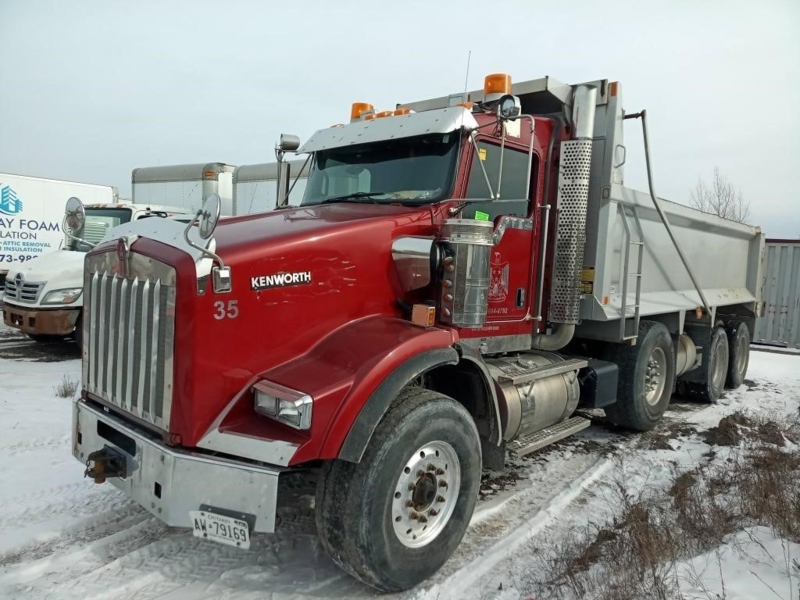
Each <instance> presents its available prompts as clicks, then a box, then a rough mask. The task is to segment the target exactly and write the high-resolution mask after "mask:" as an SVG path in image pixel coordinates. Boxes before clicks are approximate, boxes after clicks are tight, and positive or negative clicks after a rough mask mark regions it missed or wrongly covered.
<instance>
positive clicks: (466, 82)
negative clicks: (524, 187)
mask: <svg viewBox="0 0 800 600" xmlns="http://www.w3.org/2000/svg"><path fill="white" fill-rule="evenodd" d="M471 58H472V50H470V51H469V53H468V54H467V74H466V76H465V77H464V102H466V101H467V86H468V85H469V62H470V59H471Z"/></svg>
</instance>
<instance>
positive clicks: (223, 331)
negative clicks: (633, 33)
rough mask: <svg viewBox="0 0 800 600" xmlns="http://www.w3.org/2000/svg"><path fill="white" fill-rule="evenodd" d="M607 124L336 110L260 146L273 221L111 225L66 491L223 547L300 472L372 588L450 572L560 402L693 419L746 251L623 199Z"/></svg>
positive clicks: (339, 556)
mask: <svg viewBox="0 0 800 600" xmlns="http://www.w3.org/2000/svg"><path fill="white" fill-rule="evenodd" d="M630 116H631V115H627V114H626V113H625V112H624V110H623V108H622V88H621V85H620V84H618V83H616V82H609V81H607V80H599V81H593V82H587V83H582V84H576V85H566V84H562V83H559V82H557V81H555V80H553V79H551V78H544V79H537V80H531V81H524V82H521V83H517V84H514V85H512V83H511V78H510V77H509V76H507V75H504V74H493V75H490V76H487V78H486V80H485V85H484V88H483V89H482V90H476V91H474V92H469V93H468V94H456V95H451V96H444V97H441V98H434V99H429V100H424V101H420V102H414V103H410V104H399V105H397V106H396V107H395V108H393V109H391V110H384V111H376V110H375V109H374V107H372V106H371V105H369V104H365V103H360V102H358V103H354V104H353V106H352V107H351V114H350V122H349V123H347V124H344V125H338V126H334V127H328V128H324V129H320V130H319V131H317V132H316V133H314V134H313V135H312V136H311V137H310V138H309V139H308V140H307V141H306V142H305V143H304V144H302V146H300V147H299V149H298V148H296V145H295V144H293V143H289V142H291V139H292V137H291V136H286V137H285V139H286V140H288V141H287V148H281V150H282V151H283V150H287V151H288V149H292V150H294V149H297V150H298V153H299V154H300V156H301V158H304V159H305V160H306V161H307V162H308V164H309V170H308V175H307V181H306V186H305V192H304V195H303V199H302V201H301V202H300V204H299V206H291V205H287V203H286V202H285V200H286V198H285V197H284V198H282V199H280V200H279V201H278V203H277V208H276V209H275V210H272V211H270V212H266V213H262V214H256V215H247V216H240V217H234V218H230V219H223V220H220V218H219V217H220V213H221V206H222V201H221V199H220V198H219V197H218V196H216V195H215V194H210V195H209V196H208V197H207V198H206V200H205V203H204V205H203V208H202V209H200V210H199V211H198V213H197V215H196V217H195V218H194V219H193V221H192V222H191V223H190V224H189V225H188V226H186V227H184V226H183V225H182V224H180V223H175V222H172V221H169V220H158V221H153V220H151V222H145V223H142V222H140V223H131V224H128V225H124V226H121V227H120V228H119V229H118V230H117V231H116V233H115V235H116V236H117V237H118V239H117V240H113V239H108V240H107V241H106V242H105V243H102V244H99V245H98V246H97V247H95V248H94V249H93V250H92V251H91V252H89V253H87V254H86V258H85V267H84V292H83V293H84V295H85V297H86V299H87V300H86V314H85V318H84V320H83V336H84V344H83V389H82V393H81V397H80V399H79V400H78V401H77V402H76V404H75V409H74V429H73V440H74V444H73V453H74V455H75V458H76V459H77V460H78V461H80V462H81V464H83V465H86V466H87V468H86V471H85V473H86V475H87V477H90V478H92V479H93V480H94V481H95V482H97V483H104V482H109V483H110V484H111V485H113V486H115V487H117V488H118V489H120V490H122V491H124V492H125V493H126V494H128V495H129V496H130V497H131V498H133V499H134V500H136V501H137V502H138V503H139V504H140V505H141V506H143V507H144V508H145V509H146V510H148V511H150V512H151V513H152V514H153V515H154V516H156V517H158V518H159V519H161V520H163V521H164V522H166V523H167V524H169V525H171V526H177V527H188V528H190V529H191V530H192V531H193V534H194V535H195V536H197V537H201V538H203V539H206V540H212V541H215V542H219V543H223V544H228V545H231V546H234V547H238V548H248V547H249V546H250V536H251V535H252V534H254V533H270V532H273V531H275V529H276V526H277V523H278V519H277V512H278V506H279V500H280V494H281V493H282V492H281V490H282V489H283V488H282V487H281V483H282V482H284V481H286V480H287V478H291V477H293V476H294V475H298V474H306V475H309V476H310V477H311V478H313V479H314V480H315V482H316V501H315V511H316V523H317V531H318V533H319V536H320V538H321V542H322V546H323V548H325V549H326V550H327V552H328V553H329V554H330V555H331V557H332V558H333V560H335V561H336V562H337V563H338V564H339V565H341V566H342V567H343V568H344V569H345V570H346V571H347V572H348V573H351V574H353V575H354V576H356V577H357V578H359V579H360V580H361V581H363V582H365V583H367V584H369V585H371V586H373V587H375V588H377V589H379V590H382V591H398V590H403V589H407V588H409V587H412V586H413V585H415V584H417V583H419V582H420V581H422V580H423V579H425V578H426V577H428V576H430V575H432V574H433V573H435V572H436V570H437V569H439V567H441V565H442V564H444V562H445V561H446V560H447V558H448V557H449V556H450V555H451V554H452V553H453V552H454V551H455V549H456V548H457V546H458V544H459V543H460V541H461V539H462V537H463V535H464V533H465V532H466V530H467V527H468V525H469V521H470V517H471V515H472V512H473V509H474V507H475V503H476V500H477V496H478V489H479V485H480V478H481V470H482V468H483V467H484V466H489V467H492V468H496V469H502V468H503V466H504V462H505V457H506V454H507V453H508V452H514V453H516V454H519V455H524V454H527V453H529V452H533V451H535V450H537V449H538V448H541V447H542V446H544V445H546V444H548V443H552V442H554V441H557V440H559V439H562V438H564V437H565V436H567V435H570V434H572V433H575V432H577V431H580V430H582V429H584V428H586V427H588V426H589V425H590V421H589V419H587V418H586V417H585V416H584V415H581V414H579V413H578V412H576V411H578V409H579V407H585V408H602V409H604V411H605V413H606V417H607V419H608V420H609V421H610V422H612V423H615V424H617V425H619V426H623V427H626V428H628V429H631V430H636V431H646V430H649V429H652V428H653V427H655V426H656V425H657V424H658V422H659V420H660V419H661V417H662V415H663V414H664V412H665V410H666V409H667V407H668V405H669V402H670V398H671V396H672V391H673V389H674V388H675V386H676V385H677V384H679V383H680V384H681V385H683V386H685V387H686V389H687V390H688V392H690V393H692V394H694V395H696V397H698V398H699V399H701V400H703V401H706V402H712V401H715V400H716V399H717V398H718V397H719V394H720V393H721V390H722V388H723V387H725V386H726V385H728V386H731V387H735V386H736V385H739V384H740V383H741V380H742V377H743V376H744V372H745V371H746V366H747V349H748V347H749V346H748V344H747V339H748V338H747V335H748V330H749V327H750V326H751V325H752V321H753V319H754V317H755V314H756V312H757V311H758V306H759V301H760V298H759V291H758V286H759V281H760V276H759V269H760V252H761V250H762V248H763V239H762V236H761V232H760V230H759V229H758V228H755V227H750V226H744V225H738V224H731V223H729V222H725V221H724V220H722V219H719V218H716V217H711V216H709V215H704V214H702V213H699V212H697V211H693V210H691V209H688V208H685V207H680V206H678V205H676V204H673V203H668V202H665V201H663V200H662V199H659V198H658V197H657V195H656V194H655V192H654V191H653V190H654V186H653V185H652V181H651V186H650V187H651V193H650V194H649V195H648V194H643V193H641V192H636V191H634V190H630V189H628V188H626V187H624V185H623V184H624V171H623V166H624V162H625V161H624V154H625V150H624V148H625V146H624V139H623V135H622V129H623V120H624V119H625V118H626V117H630ZM644 116H645V115H644V111H643V112H642V113H641V114H640V117H641V119H642V122H643V123H644ZM645 133H646V131H645ZM645 139H647V138H646V136H645ZM281 144H283V142H281ZM302 172H303V170H302V169H300V173H301V174H302ZM729 359H730V360H729Z"/></svg>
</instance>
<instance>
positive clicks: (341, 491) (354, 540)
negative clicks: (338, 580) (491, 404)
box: [316, 388, 481, 592]
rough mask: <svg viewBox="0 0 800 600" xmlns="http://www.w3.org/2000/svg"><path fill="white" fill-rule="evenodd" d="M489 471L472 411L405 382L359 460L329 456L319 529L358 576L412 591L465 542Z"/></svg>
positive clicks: (389, 587)
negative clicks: (483, 465)
mask: <svg viewBox="0 0 800 600" xmlns="http://www.w3.org/2000/svg"><path fill="white" fill-rule="evenodd" d="M480 477H481V450H480V440H479V437H478V430H477V429H476V427H475V423H474V421H473V420H472V417H471V416H470V414H469V413H468V412H467V410H466V409H465V408H464V407H463V406H462V405H460V404H459V403H458V402H456V401H455V400H453V399H452V398H449V397H448V396H445V395H443V394H439V393H437V392H433V391H430V390H426V389H423V388H406V389H405V390H403V391H402V392H401V393H400V395H399V396H398V397H397V399H396V400H395V402H394V404H393V405H392V407H391V408H390V409H389V412H388V413H387V414H386V415H385V416H384V417H383V420H382V421H381V422H380V424H379V425H378V427H377V428H376V429H375V433H374V434H373V436H372V439H371V441H370V443H369V446H368V447H367V449H366V452H365V453H364V456H363V458H362V459H361V462H360V463H357V464H355V463H350V462H346V461H342V460H334V461H329V462H327V463H325V464H324V465H323V467H322V469H321V473H320V477H319V481H318V483H317V499H316V522H317V533H318V534H319V536H320V539H321V541H322V545H323V547H324V548H325V550H326V551H327V552H328V553H329V554H330V555H331V557H332V558H333V560H334V561H336V563H337V564H338V565H339V566H340V567H342V569H344V570H345V571H347V572H348V573H350V574H351V575H353V576H354V577H356V578H357V579H359V580H361V581H363V582H364V583H366V584H368V585H371V586H372V587H374V588H377V589H378V590H381V591H385V592H397V591H401V590H406V589H408V588H410V587H413V586H415V585H416V584H418V583H420V582H421V581H423V580H425V579H426V578H428V577H430V576H431V575H433V574H434V573H435V572H436V571H437V570H439V568H440V567H441V566H442V565H443V564H444V563H445V561H446V560H447V559H448V558H450V555H451V554H452V553H453V551H454V550H455V549H456V547H458V544H459V543H460V542H461V538H462V537H463V536H464V533H465V532H466V530H467V526H468V525H469V520H470V517H471V516H472V511H473V509H474V508H475V501H476V499H477V496H478V488H479V485H480Z"/></svg>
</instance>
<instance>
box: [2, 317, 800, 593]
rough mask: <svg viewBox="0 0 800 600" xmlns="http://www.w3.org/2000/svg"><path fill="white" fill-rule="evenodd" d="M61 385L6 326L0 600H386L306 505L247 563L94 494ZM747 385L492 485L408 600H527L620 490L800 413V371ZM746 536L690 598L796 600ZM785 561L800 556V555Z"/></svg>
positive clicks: (581, 443) (603, 431) (60, 370)
mask: <svg viewBox="0 0 800 600" xmlns="http://www.w3.org/2000/svg"><path fill="white" fill-rule="evenodd" d="M64 376H66V377H68V378H71V379H73V380H77V379H79V378H80V361H79V360H78V351H77V348H75V347H74V345H70V344H60V345H52V346H47V347H44V348H42V347H36V346H31V345H30V344H29V343H28V342H26V341H24V339H23V338H21V337H20V336H18V335H16V334H15V333H13V332H11V331H9V330H8V329H3V328H2V326H0V423H2V424H3V426H4V435H3V436H0V598H14V599H17V598H19V599H31V598H47V599H58V600H70V599H89V598H91V599H104V598H108V599H112V598H113V599H115V600H116V599H125V598H136V599H137V600H145V599H150V598H165V599H169V600H205V599H209V600H210V599H216V598H224V599H230V600H244V599H247V600H255V599H274V600H288V599H309V598H344V597H348V598H366V597H374V596H375V595H376V593H375V592H374V590H371V589H369V588H367V587H365V586H363V585H361V584H359V583H357V582H355V581H354V580H352V579H351V578H349V577H348V576H346V575H344V574H343V573H342V572H340V571H339V570H338V569H337V567H336V566H335V565H334V564H333V562H332V561H331V560H330V559H329V558H328V557H327V556H326V555H325V553H324V552H323V551H322V549H321V547H320V545H319V544H318V542H317V540H316V538H315V536H314V527H313V520H312V518H311V517H312V513H311V507H310V502H308V500H309V498H307V497H301V500H302V501H303V502H302V503H301V504H299V505H298V506H297V507H295V509H294V511H293V512H292V513H291V515H284V516H285V517H286V519H287V522H290V523H291V524H289V525H287V526H286V528H285V530H284V531H283V532H281V533H279V534H276V535H256V536H254V539H253V544H252V548H251V550H250V551H249V552H242V551H239V550H235V549H233V548H229V547H224V546H219V545H215V544H213V543H211V542H204V541H201V540H199V539H197V538H194V537H193V536H192V535H191V533H189V532H187V531H183V530H178V529H169V528H167V527H165V526H164V525H162V524H161V523H160V522H159V521H158V520H156V519H155V518H153V517H151V516H150V515H149V513H147V512H145V511H144V510H142V509H140V508H139V507H138V506H136V505H135V504H133V503H131V502H129V501H128V500H127V499H126V498H125V497H124V496H123V495H122V494H121V493H119V492H117V491H116V489H115V488H113V487H111V486H109V485H95V484H93V483H91V482H90V481H89V480H86V479H84V478H83V468H82V466H81V465H80V464H78V462H76V461H75V460H74V459H73V458H72V456H71V454H70V448H69V443H70V442H69V439H70V438H69V434H70V425H71V416H70V410H71V407H70V402H71V401H70V400H69V399H65V398H60V397H57V396H56V393H55V390H54V388H55V386H57V385H58V384H59V383H60V382H61V381H62V379H63V377H64ZM748 377H749V379H750V380H751V381H750V382H749V384H748V385H746V386H742V388H740V389H739V390H735V391H733V392H729V393H727V394H726V397H725V398H724V399H723V400H722V401H721V402H720V403H719V404H717V405H715V406H703V405H698V404H692V403H686V402H681V401H676V402H674V403H673V405H672V407H671V408H670V410H669V412H668V413H667V416H666V418H665V420H664V422H663V424H662V426H661V427H659V428H658V429H657V430H656V431H654V432H650V433H648V434H646V435H630V434H626V433H623V432H620V431H616V430H611V429H608V428H606V427H604V426H603V425H602V424H599V423H598V424H595V425H593V426H592V427H590V428H589V429H587V430H585V431H584V432H582V433H581V434H580V435H579V436H576V437H575V438H572V439H571V440H568V441H565V442H563V443H561V444H558V445H556V446H554V447H551V448H549V449H545V450H543V451H541V452H539V453H536V454H534V455H533V456H531V457H527V458H526V459H514V460H512V463H511V469H510V470H509V472H508V473H507V474H506V476H500V475H496V476H493V477H491V478H490V479H489V480H487V481H486V485H485V486H484V492H485V493H484V494H483V495H482V499H481V501H480V502H479V504H478V508H477V511H476V514H475V516H474V518H473V522H472V525H471V527H470V530H469V532H468V533H467V536H466V538H465V539H464V542H463V543H462V544H461V546H460V548H459V549H458V551H457V552H456V554H455V555H454V556H453V557H452V558H451V559H450V560H449V561H448V562H447V564H446V565H445V566H444V568H443V569H442V570H441V571H440V572H439V573H438V574H437V575H436V576H435V577H433V578H432V579H431V580H430V581H428V582H426V583H424V584H423V585H421V586H419V587H418V588H416V589H414V590H411V591H410V592H407V593H405V594H401V595H398V596H397V597H398V598H404V599H412V598H413V599H415V600H428V599H430V600H433V599H436V598H441V599H446V598H453V599H456V598H457V599H461V598H467V599H469V598H475V599H478V598H495V599H497V600H511V599H514V600H517V599H518V598H520V597H523V598H524V597H525V596H524V595H523V596H521V592H522V589H523V587H522V585H521V584H520V581H521V580H522V579H524V575H525V573H527V572H529V571H530V570H531V569H532V568H534V567H533V562H532V560H531V551H530V549H531V547H532V545H535V546H537V547H539V548H542V547H547V545H548V544H550V543H553V540H556V539H558V537H559V536H560V535H562V534H564V533H565V532H568V531H569V530H570V529H571V528H574V527H577V526H580V525H581V524H585V523H587V522H589V521H590V520H592V519H596V518H598V516H602V515H603V514H604V513H607V512H608V511H610V510H611V504H612V503H613V500H612V498H611V495H610V493H609V485H610V484H612V483H613V482H616V481H624V482H625V485H626V487H627V488H628V489H630V490H631V491H632V493H635V492H636V490H640V489H642V488H644V487H647V486H650V487H658V486H666V485H668V483H669V481H670V477H671V475H672V474H673V473H674V471H675V470H676V469H678V470H686V469H689V468H691V467H692V466H693V465H694V464H696V463H697V461H698V460H700V458H701V457H702V456H703V455H704V454H705V453H707V452H708V450H709V446H708V445H707V444H706V443H705V442H704V441H703V436H702V435H701V434H702V432H703V431H704V430H706V429H708V428H710V427H713V426H715V425H716V424H717V423H718V422H719V420H720V418H722V417H723V416H725V415H727V414H730V413H732V412H735V411H737V410H741V409H745V410H750V411H758V412H769V413H774V414H781V413H782V414H786V413H789V412H795V413H796V411H797V410H798V406H800V356H797V355H787V354H774V353H762V352H754V353H753V354H752V358H751V364H750V373H749V375H748ZM739 536H740V539H739V538H737V539H736V540H732V543H731V547H733V546H734V545H738V546H741V545H743V544H744V545H746V544H751V545H752V546H753V547H754V548H755V549H754V551H753V552H752V553H750V554H748V556H749V558H748V557H747V556H744V557H743V556H742V555H741V553H736V552H733V551H726V549H725V548H723V549H721V551H718V552H715V553H713V556H700V557H696V558H694V559H692V560H691V561H686V563H685V565H684V567H685V569H686V570H687V573H691V574H693V578H689V577H687V579H686V584H685V586H684V590H683V591H684V593H685V594H686V597H687V598H707V597H711V598H713V596H709V595H708V593H709V592H710V591H712V590H714V589H715V588H714V586H715V585H717V586H718V585H719V583H720V581H719V580H720V579H721V580H722V581H724V585H725V590H726V594H727V598H729V599H734V598H754V597H764V598H767V597H778V596H775V595H773V594H772V592H771V591H770V590H769V589H768V587H767V586H768V585H769V586H778V587H776V588H775V589H776V590H779V592H780V593H781V594H784V595H783V596H780V597H785V598H787V599H788V598H790V595H789V592H788V589H787V588H786V582H787V578H786V574H785V572H784V571H785V569H786V566H785V564H783V566H782V564H781V561H782V560H783V556H784V554H783V553H785V551H786V550H787V548H786V545H781V542H780V541H779V540H775V539H774V538H773V537H772V535H771V533H770V532H769V530H766V529H764V528H753V529H752V530H748V531H746V532H742V533H741V534H739ZM734 542H736V544H734ZM789 550H791V551H792V552H793V555H794V556H800V548H797V547H791V548H789ZM720 557H721V558H720ZM712 563H713V568H704V565H706V566H707V565H709V564H712ZM751 571H755V572H756V573H757V574H758V577H756V576H754V575H752V574H751ZM720 573H721V574H722V577H720ZM762 580H763V581H762ZM795 585H796V584H795ZM798 591H799V590H797V589H795V590H794V598H798V597H799V596H798Z"/></svg>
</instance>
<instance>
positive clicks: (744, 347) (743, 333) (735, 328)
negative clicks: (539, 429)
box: [725, 321, 750, 390]
mask: <svg viewBox="0 0 800 600" xmlns="http://www.w3.org/2000/svg"><path fill="white" fill-rule="evenodd" d="M725 333H726V334H727V336H728V377H727V378H726V381H725V387H727V388H729V389H732V390H735V389H736V388H738V387H739V386H740V385H742V384H743V383H744V378H745V377H746V376H747V367H748V365H749V364H750V329H749V328H748V327H747V324H746V323H742V322H741V321H731V322H730V323H728V325H727V326H726V327H725Z"/></svg>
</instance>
